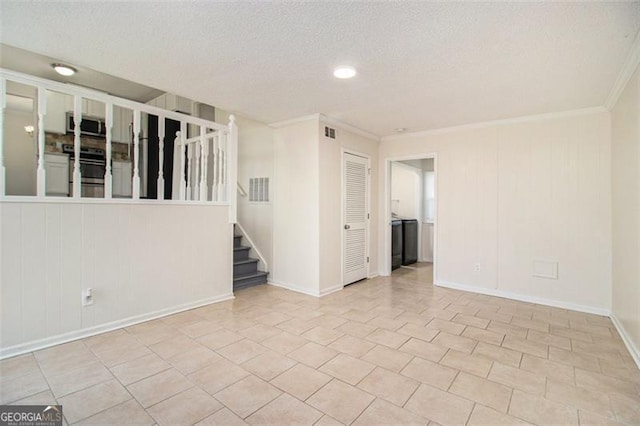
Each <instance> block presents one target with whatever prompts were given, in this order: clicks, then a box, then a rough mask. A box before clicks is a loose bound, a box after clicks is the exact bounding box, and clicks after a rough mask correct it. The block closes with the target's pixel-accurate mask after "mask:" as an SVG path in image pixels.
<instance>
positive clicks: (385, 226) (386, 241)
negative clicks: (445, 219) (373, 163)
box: [379, 152, 439, 284]
mask: <svg viewBox="0 0 640 426" xmlns="http://www.w3.org/2000/svg"><path fill="white" fill-rule="evenodd" d="M428 158H433V171H434V174H435V179H434V181H435V182H434V183H435V185H434V186H435V191H434V202H435V203H436V208H435V211H434V219H433V221H434V223H433V282H434V284H435V283H436V282H437V277H438V272H437V271H438V210H439V203H438V154H437V153H435V152H431V153H425V154H413V155H405V156H402V157H388V158H385V159H384V163H383V164H384V191H383V195H384V211H383V214H382V215H381V216H382V217H381V218H380V228H379V229H380V231H381V232H380V235H381V238H382V261H381V268H380V272H381V274H380V275H383V276H389V275H391V163H392V162H394V161H405V160H422V159H428ZM423 196H424V195H423Z"/></svg>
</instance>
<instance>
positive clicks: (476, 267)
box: [473, 263, 480, 272]
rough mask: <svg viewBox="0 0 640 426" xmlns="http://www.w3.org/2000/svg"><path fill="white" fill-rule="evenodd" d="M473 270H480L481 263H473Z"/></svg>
mask: <svg viewBox="0 0 640 426" xmlns="http://www.w3.org/2000/svg"><path fill="white" fill-rule="evenodd" d="M473 270H474V271H475V272H480V264H479V263H476V264H475V265H473Z"/></svg>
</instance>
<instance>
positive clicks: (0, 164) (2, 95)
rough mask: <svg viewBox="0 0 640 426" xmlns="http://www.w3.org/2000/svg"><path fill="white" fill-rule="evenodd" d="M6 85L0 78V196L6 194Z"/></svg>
mask: <svg viewBox="0 0 640 426" xmlns="http://www.w3.org/2000/svg"><path fill="white" fill-rule="evenodd" d="M6 87H7V83H6V80H5V79H4V78H2V79H0V198H3V197H4V195H5V194H6V192H5V183H4V182H5V181H4V179H5V171H4V108H5V106H6V104H7V96H6V92H7V90H6Z"/></svg>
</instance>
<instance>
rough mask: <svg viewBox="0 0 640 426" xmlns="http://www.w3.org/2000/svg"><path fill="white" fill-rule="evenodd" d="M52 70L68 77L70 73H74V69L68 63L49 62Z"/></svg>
mask: <svg viewBox="0 0 640 426" xmlns="http://www.w3.org/2000/svg"><path fill="white" fill-rule="evenodd" d="M51 66H52V67H53V69H54V70H56V72H57V73H58V74H60V75H64V76H65V77H69V76H70V75H74V74H75V73H76V69H75V68H73V67H70V66H69V65H64V64H51Z"/></svg>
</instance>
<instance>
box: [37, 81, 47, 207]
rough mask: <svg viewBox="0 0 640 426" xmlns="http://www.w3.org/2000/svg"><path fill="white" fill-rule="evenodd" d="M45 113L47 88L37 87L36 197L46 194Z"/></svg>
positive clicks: (42, 196)
mask: <svg viewBox="0 0 640 426" xmlns="http://www.w3.org/2000/svg"><path fill="white" fill-rule="evenodd" d="M46 113H47V90H46V89H45V88H44V87H38V171H37V173H36V182H37V184H36V185H37V186H36V188H37V192H36V194H37V195H38V198H44V197H45V196H46V195H47V194H46V191H47V184H46V179H47V177H46V174H45V171H44V116H45V114H46Z"/></svg>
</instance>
